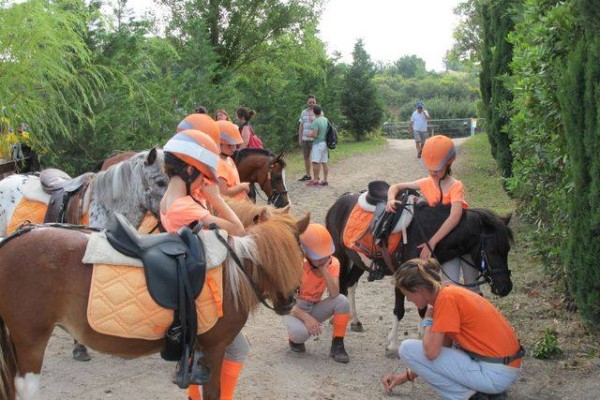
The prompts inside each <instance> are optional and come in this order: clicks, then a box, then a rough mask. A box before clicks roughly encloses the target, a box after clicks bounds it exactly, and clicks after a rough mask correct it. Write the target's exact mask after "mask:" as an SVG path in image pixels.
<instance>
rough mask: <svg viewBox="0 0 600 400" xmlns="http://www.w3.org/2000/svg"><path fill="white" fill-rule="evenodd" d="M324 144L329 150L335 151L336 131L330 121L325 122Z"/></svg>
mask: <svg viewBox="0 0 600 400" xmlns="http://www.w3.org/2000/svg"><path fill="white" fill-rule="evenodd" d="M325 143H327V147H328V148H329V149H332V150H333V149H335V146H337V143H338V137H337V130H336V129H335V126H333V124H332V123H331V121H329V120H327V133H325Z"/></svg>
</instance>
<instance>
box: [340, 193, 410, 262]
mask: <svg viewBox="0 0 600 400" xmlns="http://www.w3.org/2000/svg"><path fill="white" fill-rule="evenodd" d="M372 219H373V213H372V212H369V211H365V210H363V209H362V208H361V207H360V205H359V204H356V205H355V206H354V208H353V209H352V212H350V216H349V217H348V221H347V222H346V227H345V228H344V234H343V241H344V246H346V247H348V248H349V249H352V250H355V251H358V252H359V253H362V254H364V255H365V256H367V257H368V258H369V259H373V257H374V253H376V252H377V251H378V248H377V246H376V245H375V240H374V239H373V235H372V234H371V231H370V230H369V226H370V225H371V220H372ZM400 240H402V232H397V233H392V234H391V235H390V236H389V238H388V251H389V252H390V254H391V253H393V252H394V250H396V247H398V244H399V243H400Z"/></svg>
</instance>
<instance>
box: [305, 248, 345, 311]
mask: <svg viewBox="0 0 600 400" xmlns="http://www.w3.org/2000/svg"><path fill="white" fill-rule="evenodd" d="M327 271H328V272H329V275H331V276H332V277H334V278H337V277H339V276H340V262H339V261H338V259H337V258H335V257H333V256H331V262H330V263H329V265H328V266H327ZM325 289H327V285H326V283H325V278H323V277H322V276H317V275H316V274H315V273H314V272H313V268H312V266H311V265H310V264H309V262H308V260H307V259H306V258H305V259H304V272H303V274H302V284H301V285H300V294H299V297H300V299H302V300H304V301H308V302H311V303H316V302H318V301H321V297H323V293H324V292H325Z"/></svg>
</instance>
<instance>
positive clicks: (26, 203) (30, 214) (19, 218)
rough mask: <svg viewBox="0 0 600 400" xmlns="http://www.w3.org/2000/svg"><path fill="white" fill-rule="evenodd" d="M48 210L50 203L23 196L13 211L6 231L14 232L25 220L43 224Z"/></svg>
mask: <svg viewBox="0 0 600 400" xmlns="http://www.w3.org/2000/svg"><path fill="white" fill-rule="evenodd" d="M47 210H48V205H47V204H46V203H42V202H41V201H33V200H29V199H27V198H25V197H23V198H22V199H21V201H19V204H17V206H16V207H15V210H14V211H13V215H12V217H11V218H10V222H9V223H8V228H7V230H6V233H12V232H14V231H15V230H16V229H17V228H18V227H19V226H20V225H21V224H22V223H23V222H25V221H29V222H31V223H32V224H41V223H42V222H44V216H46V211H47Z"/></svg>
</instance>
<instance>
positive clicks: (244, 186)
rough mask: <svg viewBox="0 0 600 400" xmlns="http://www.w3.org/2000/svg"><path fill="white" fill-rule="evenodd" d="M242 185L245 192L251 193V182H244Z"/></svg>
mask: <svg viewBox="0 0 600 400" xmlns="http://www.w3.org/2000/svg"><path fill="white" fill-rule="evenodd" d="M240 186H241V187H242V189H244V192H246V193H250V182H242V183H240Z"/></svg>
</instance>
